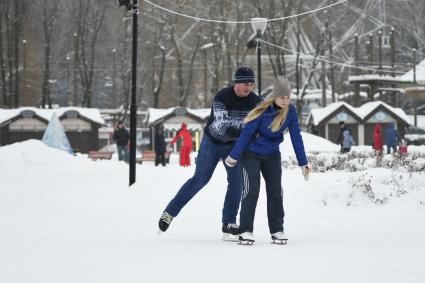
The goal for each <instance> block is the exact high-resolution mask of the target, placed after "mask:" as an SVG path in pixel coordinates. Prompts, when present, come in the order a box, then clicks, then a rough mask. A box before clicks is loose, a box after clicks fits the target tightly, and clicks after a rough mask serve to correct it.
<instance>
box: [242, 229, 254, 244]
mask: <svg viewBox="0 0 425 283" xmlns="http://www.w3.org/2000/svg"><path fill="white" fill-rule="evenodd" d="M254 242H255V240H254V235H253V234H252V233H251V232H244V233H242V234H240V235H239V244H240V245H247V246H251V245H252V244H253V243H254Z"/></svg>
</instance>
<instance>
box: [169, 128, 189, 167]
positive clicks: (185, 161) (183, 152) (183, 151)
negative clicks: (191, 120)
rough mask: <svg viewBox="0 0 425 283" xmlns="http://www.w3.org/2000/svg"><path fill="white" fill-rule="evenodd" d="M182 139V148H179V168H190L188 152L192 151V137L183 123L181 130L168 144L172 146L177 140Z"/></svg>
mask: <svg viewBox="0 0 425 283" xmlns="http://www.w3.org/2000/svg"><path fill="white" fill-rule="evenodd" d="M180 138H181V139H183V143H182V146H181V147H180V166H184V167H186V166H190V152H191V151H192V135H191V134H190V132H189V130H188V129H187V126H186V124H185V123H182V128H181V130H180V131H179V132H178V133H177V135H176V136H175V137H174V139H173V140H172V141H171V142H170V144H174V143H175V142H177V140H178V139H180Z"/></svg>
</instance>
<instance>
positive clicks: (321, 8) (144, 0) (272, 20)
mask: <svg viewBox="0 0 425 283" xmlns="http://www.w3.org/2000/svg"><path fill="white" fill-rule="evenodd" d="M347 1H348V0H340V1H338V2H335V3H333V4H330V5H327V6H324V7H320V8H317V9H314V10H311V11H306V12H302V13H299V14H295V15H290V16H284V17H279V18H274V19H266V20H265V21H267V22H274V21H282V20H285V19H291V18H296V17H301V16H305V15H308V14H312V13H315V12H318V11H321V10H326V9H329V8H331V7H333V6H336V5H339V4H342V3H344V2H347ZM143 2H146V3H148V4H150V5H152V6H154V7H156V8H158V9H161V10H163V11H166V12H169V13H172V14H175V15H178V16H181V17H185V18H189V19H193V20H197V21H204V22H213V23H221V24H249V23H251V20H249V21H247V20H245V21H224V20H215V19H207V18H201V17H196V16H191V15H186V14H183V13H180V12H177V11H174V10H171V9H168V8H165V7H162V6H160V5H158V4H155V3H152V2H151V1H149V0H143Z"/></svg>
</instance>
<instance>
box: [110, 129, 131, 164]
mask: <svg viewBox="0 0 425 283" xmlns="http://www.w3.org/2000/svg"><path fill="white" fill-rule="evenodd" d="M112 138H113V139H114V141H115V143H116V144H117V150H118V160H120V161H121V160H123V161H125V162H127V163H128V159H129V154H128V141H129V139H130V134H129V132H128V131H127V129H126V128H125V127H124V123H123V122H121V121H120V122H118V124H117V128H116V129H115V131H114V135H113V137H112Z"/></svg>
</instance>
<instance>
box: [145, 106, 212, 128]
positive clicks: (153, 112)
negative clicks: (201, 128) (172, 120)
mask: <svg viewBox="0 0 425 283" xmlns="http://www.w3.org/2000/svg"><path fill="white" fill-rule="evenodd" d="M176 108H177V107H171V108H168V109H160V108H149V109H148V112H149V119H148V124H151V123H153V122H155V121H157V120H158V119H161V118H162V117H165V116H167V115H170V114H171V113H173V112H174V111H175V110H176ZM186 110H187V112H188V113H190V114H192V115H194V116H196V117H199V118H200V119H206V118H207V117H208V116H209V115H210V113H211V109H210V108H199V109H190V108H186Z"/></svg>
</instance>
